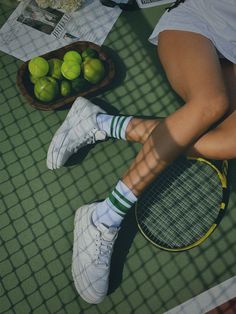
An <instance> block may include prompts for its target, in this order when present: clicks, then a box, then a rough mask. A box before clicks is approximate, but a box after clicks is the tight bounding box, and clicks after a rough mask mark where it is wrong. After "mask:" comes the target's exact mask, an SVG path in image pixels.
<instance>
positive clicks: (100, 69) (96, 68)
mask: <svg viewBox="0 0 236 314" xmlns="http://www.w3.org/2000/svg"><path fill="white" fill-rule="evenodd" d="M83 72H84V78H85V79H86V80H87V81H89V82H90V83H92V84H97V83H98V82H100V81H101V80H102V79H103V78H104V75H105V67H104V64H103V63H102V61H101V60H100V59H98V58H92V59H90V58H88V59H86V60H85V62H84V63H83Z"/></svg>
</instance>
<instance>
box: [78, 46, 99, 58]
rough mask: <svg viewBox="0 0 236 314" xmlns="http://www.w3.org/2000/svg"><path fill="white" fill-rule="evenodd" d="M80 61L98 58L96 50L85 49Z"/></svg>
mask: <svg viewBox="0 0 236 314" xmlns="http://www.w3.org/2000/svg"><path fill="white" fill-rule="evenodd" d="M81 56H82V59H83V61H85V60H86V59H87V58H97V57H98V53H97V51H96V50H94V49H92V48H86V49H85V50H84V51H83V52H82V54H81Z"/></svg>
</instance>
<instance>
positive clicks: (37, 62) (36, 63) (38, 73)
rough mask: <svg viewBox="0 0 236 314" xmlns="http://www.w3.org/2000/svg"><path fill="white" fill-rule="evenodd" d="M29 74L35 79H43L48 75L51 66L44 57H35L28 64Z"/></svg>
mask: <svg viewBox="0 0 236 314" xmlns="http://www.w3.org/2000/svg"><path fill="white" fill-rule="evenodd" d="M28 69H29V72H30V74H31V75H32V76H34V77H43V76H45V75H47V73H48V70H49V64H48V62H47V60H46V59H44V58H43V57H35V58H33V59H31V60H30V62H29V64H28Z"/></svg>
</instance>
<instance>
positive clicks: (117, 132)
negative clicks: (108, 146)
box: [115, 117, 122, 138]
mask: <svg viewBox="0 0 236 314" xmlns="http://www.w3.org/2000/svg"><path fill="white" fill-rule="evenodd" d="M121 118H122V117H118V119H117V123H116V126H115V132H116V134H115V137H116V138H119V136H118V134H119V130H118V126H119V124H120V119H121Z"/></svg>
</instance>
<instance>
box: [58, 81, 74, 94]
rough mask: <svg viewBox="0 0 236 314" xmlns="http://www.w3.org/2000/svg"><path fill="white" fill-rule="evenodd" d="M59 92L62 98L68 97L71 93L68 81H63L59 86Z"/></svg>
mask: <svg viewBox="0 0 236 314" xmlns="http://www.w3.org/2000/svg"><path fill="white" fill-rule="evenodd" d="M60 92H61V95H62V96H69V95H70V93H71V84H70V82H69V81H66V80H63V81H61V85H60Z"/></svg>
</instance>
